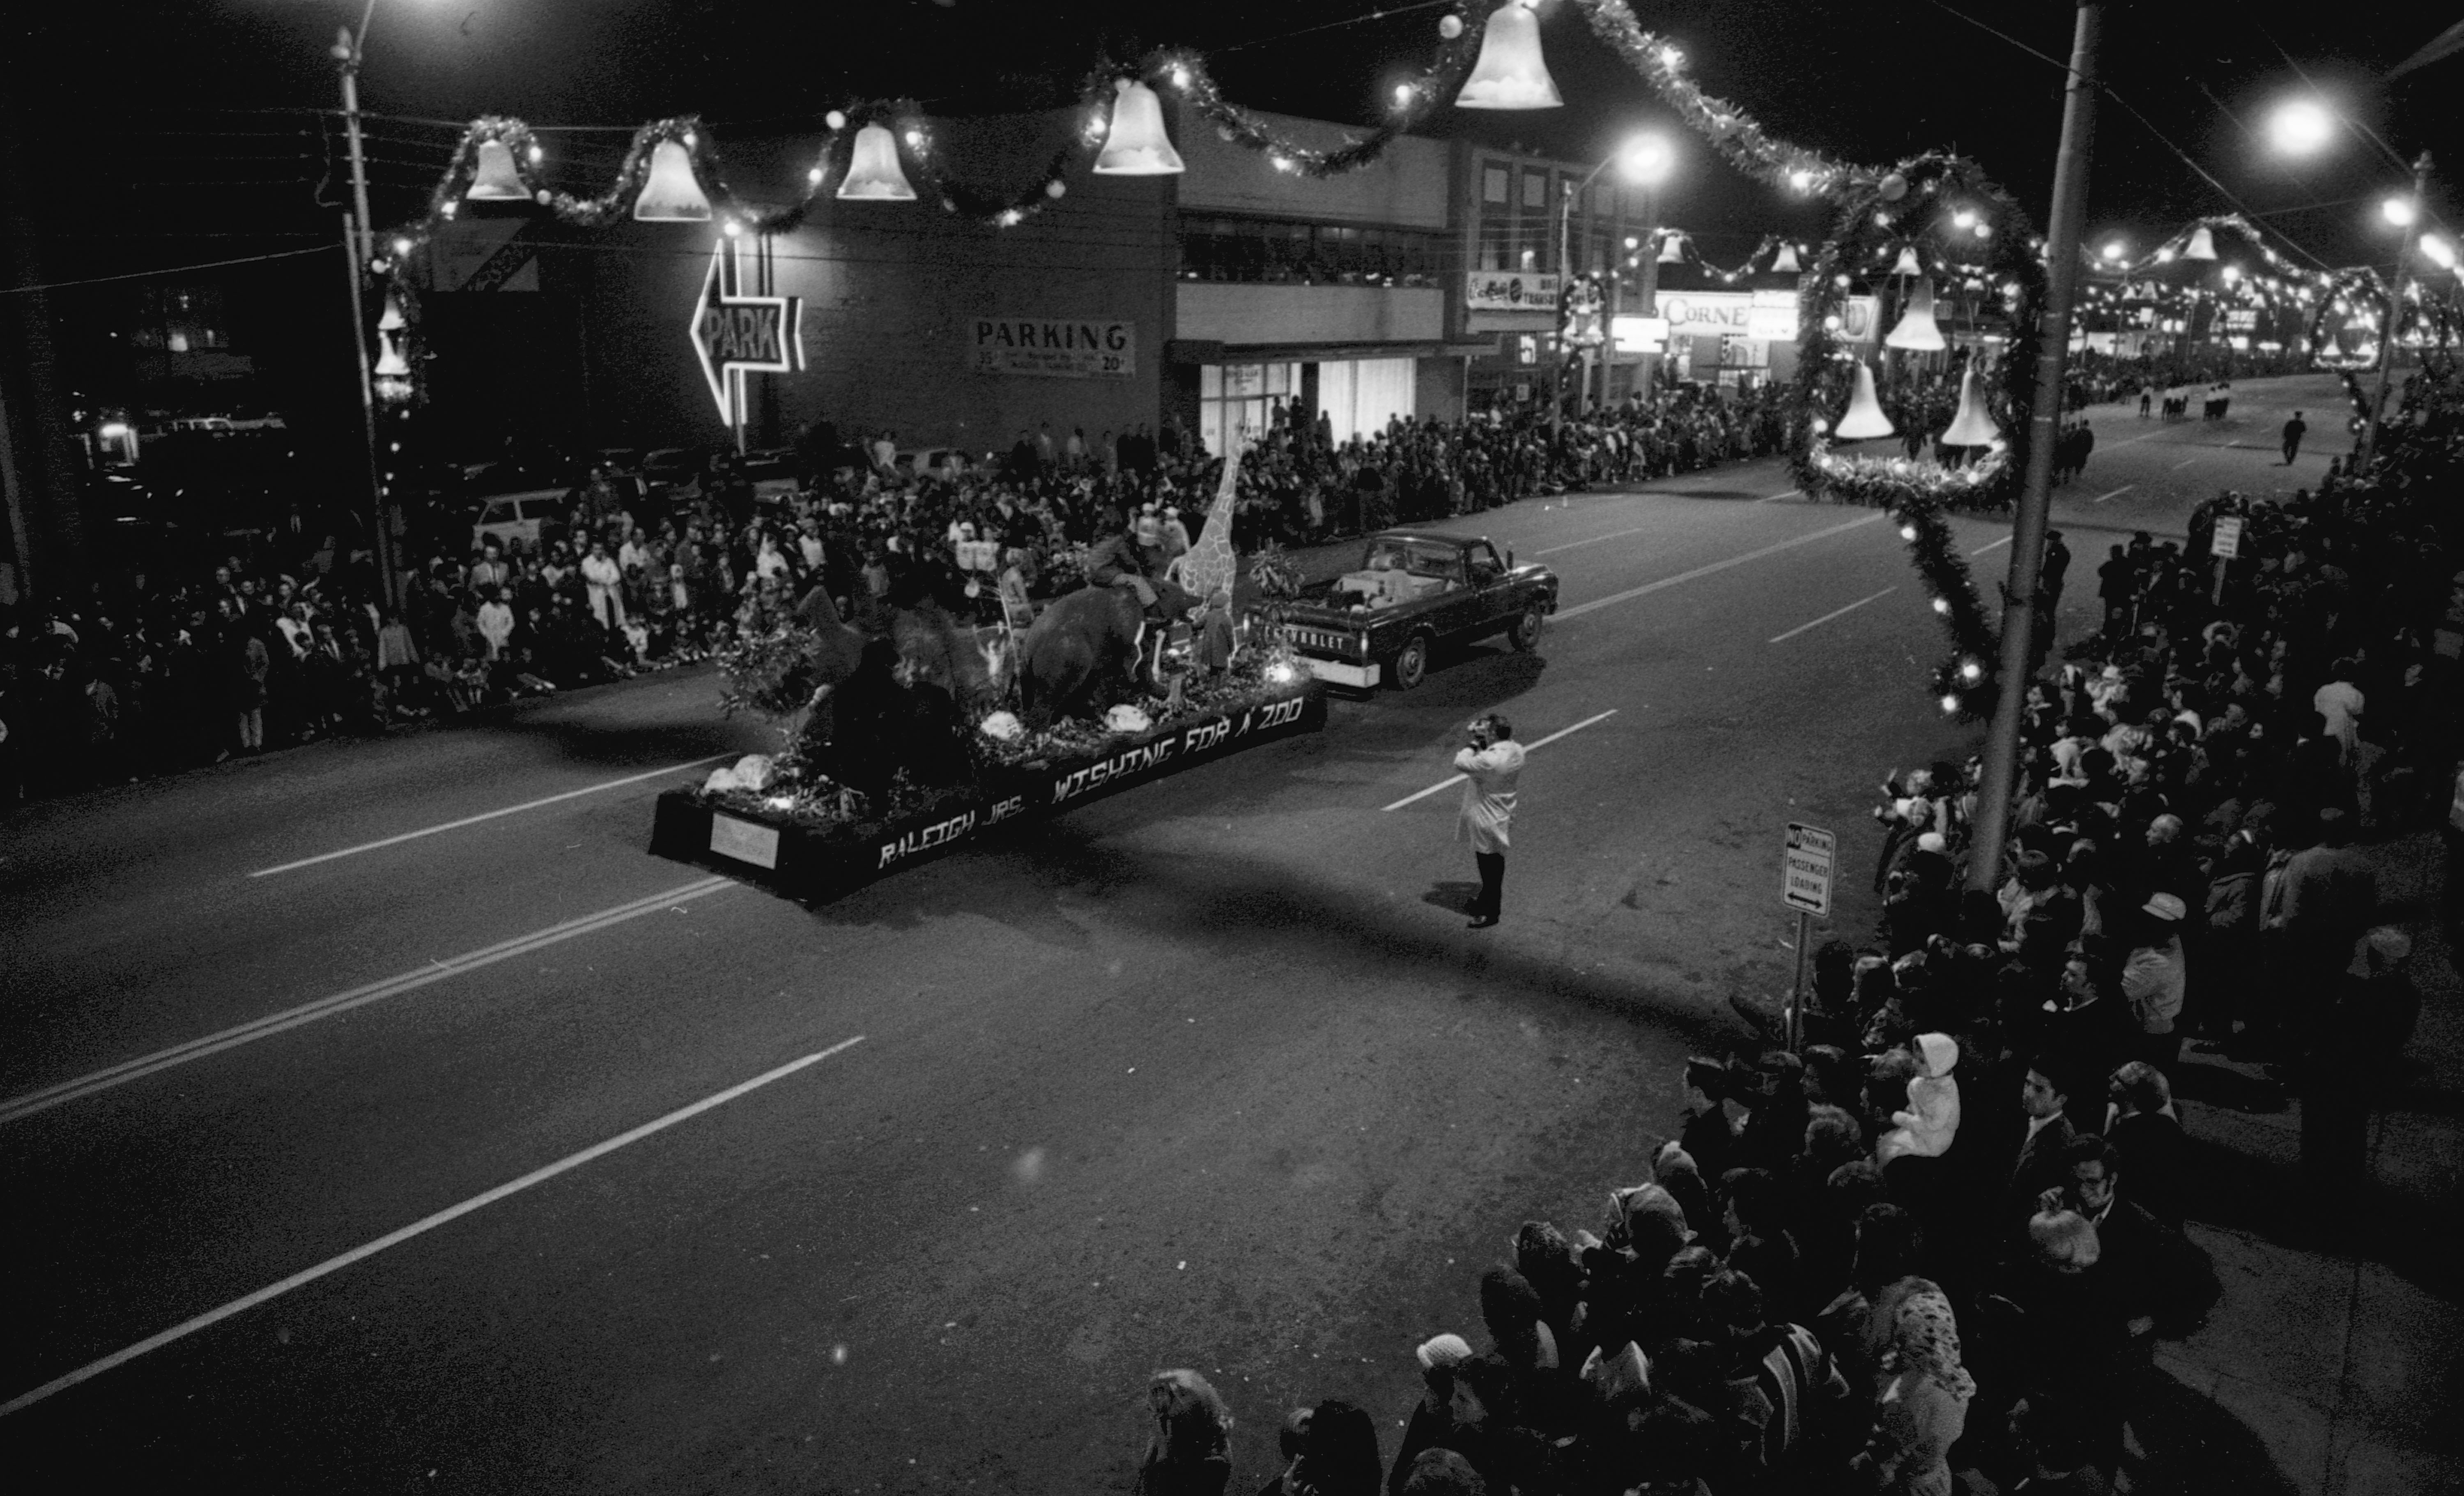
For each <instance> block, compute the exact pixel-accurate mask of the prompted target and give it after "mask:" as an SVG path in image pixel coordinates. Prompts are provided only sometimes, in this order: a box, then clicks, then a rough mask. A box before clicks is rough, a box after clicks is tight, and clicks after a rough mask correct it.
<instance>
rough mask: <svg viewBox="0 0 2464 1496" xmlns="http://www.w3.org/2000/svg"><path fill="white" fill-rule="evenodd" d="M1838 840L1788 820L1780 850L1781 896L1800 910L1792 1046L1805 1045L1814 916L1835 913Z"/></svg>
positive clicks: (1790, 1031)
mask: <svg viewBox="0 0 2464 1496" xmlns="http://www.w3.org/2000/svg"><path fill="white" fill-rule="evenodd" d="M1837 849H1838V841H1837V838H1835V837H1834V836H1832V834H1831V833H1830V832H1828V831H1825V830H1821V829H1819V828H1818V827H1815V826H1810V825H1798V824H1797V823H1796V822H1793V821H1792V822H1790V823H1789V824H1788V842H1787V845H1786V846H1785V847H1783V848H1782V850H1781V852H1780V886H1779V900H1780V902H1781V903H1783V904H1785V905H1787V906H1788V907H1789V908H1791V909H1793V910H1795V911H1796V979H1795V980H1794V981H1793V982H1791V983H1790V985H1789V996H1788V1046H1789V1048H1790V1049H1792V1050H1796V1049H1802V1048H1803V1047H1804V1046H1805V946H1806V942H1807V941H1808V940H1809V939H1811V938H1812V937H1813V926H1814V916H1815V915H1816V914H1823V915H1828V914H1829V913H1831V864H1832V854H1833V853H1834V852H1836V851H1837Z"/></svg>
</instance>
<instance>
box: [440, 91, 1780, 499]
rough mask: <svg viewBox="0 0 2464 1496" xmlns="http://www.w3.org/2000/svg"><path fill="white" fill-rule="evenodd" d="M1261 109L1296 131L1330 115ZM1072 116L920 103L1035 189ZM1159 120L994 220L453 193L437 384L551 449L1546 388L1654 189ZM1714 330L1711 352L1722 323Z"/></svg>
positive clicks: (1073, 124) (1403, 144)
mask: <svg viewBox="0 0 2464 1496" xmlns="http://www.w3.org/2000/svg"><path fill="white" fill-rule="evenodd" d="M1273 123H1274V124H1275V126H1276V127H1277V128H1278V129H1279V130H1281V131H1283V132H1285V133H1287V134H1288V135H1290V136H1293V137H1296V138H1299V139H1301V140H1304V141H1306V142H1309V143H1312V144H1325V145H1332V144H1337V143H1341V141H1342V140H1343V139H1344V138H1345V137H1346V136H1347V135H1348V134H1349V133H1352V132H1349V131H1347V130H1346V129H1345V128H1344V127H1342V126H1338V125H1333V124H1327V123H1322V122H1319V121H1306V120H1293V119H1287V118H1276V119H1274V120H1273ZM1082 124H1083V121H1081V120H1079V119H1078V118H1077V117H1076V115H1075V114H1074V113H1069V114H1053V115H1045V116H1031V117H1009V118H1001V119H976V120H954V121H938V122H936V123H935V139H934V142H933V145H932V148H933V149H934V150H935V151H936V152H938V153H939V154H940V155H941V156H942V157H943V158H945V159H947V160H950V161H953V162H962V163H964V164H965V172H966V177H967V180H969V181H970V182H971V183H974V184H976V185H978V186H980V187H986V188H992V187H997V186H998V185H1001V184H1018V183H1025V184H1029V185H1031V184H1033V183H1034V182H1036V181H1037V180H1039V179H1040V175H1041V173H1042V172H1043V171H1045V169H1047V167H1048V165H1049V163H1050V162H1051V161H1052V160H1054V159H1055V157H1056V154H1058V153H1066V152H1067V147H1068V144H1069V136H1070V132H1071V131H1073V130H1075V129H1077V128H1079V127H1080V126H1081V125H1082ZM1174 136H1175V140H1176V143H1177V146H1178V148H1179V150H1180V153H1181V156H1182V158H1183V160H1184V162H1185V163H1186V165H1187V170H1186V171H1185V172H1184V173H1183V174H1181V175H1179V176H1171V177H1108V176H1096V175H1091V174H1077V173H1073V174H1072V175H1071V176H1070V177H1069V178H1068V180H1067V185H1066V190H1065V191H1064V192H1063V193H1062V194H1061V195H1059V196H1057V197H1054V198H1053V199H1051V200H1050V201H1049V202H1047V203H1045V205H1044V207H1043V209H1042V210H1041V211H1038V212H1036V213H1033V214H1030V215H1028V216H1026V217H1025V219H1024V220H1023V222H1020V223H1017V224H1015V225H1013V226H1011V227H1007V228H1001V227H993V226H988V225H985V224H983V223H981V222H979V221H976V220H973V219H970V218H966V217H962V216H960V215H957V214H955V213H951V212H947V211H944V210H942V209H941V208H940V206H939V205H937V204H935V203H933V202H930V201H919V202H839V201H836V200H832V199H827V198H825V199H824V200H822V201H820V202H817V203H816V204H814V205H813V209H812V210H811V212H810V213H809V214H808V216H807V217H806V218H805V220H804V221H803V223H802V224H801V225H800V226H799V227H797V228H796V229H794V230H793V231H785V232H780V233H775V234H768V235H753V234H745V235H743V236H741V237H739V238H731V237H729V236H728V235H726V234H725V233H724V232H723V231H722V229H723V225H720V224H717V223H711V224H641V223H633V222H630V221H629V220H628V221H626V222H623V223H621V224H619V225H617V226H616V227H614V228H611V229H606V230H596V231H585V230H577V229H571V228H566V227H564V226H561V225H559V224H557V223H555V222H554V221H553V220H551V219H549V218H547V217H546V216H545V215H543V214H538V213H536V212H534V211H532V210H530V209H527V208H526V207H525V206H523V205H518V204H517V205H513V206H512V207H510V208H508V209H499V208H492V207H490V206H489V205H483V204H477V203H473V204H471V205H468V208H467V210H465V211H464V212H462V213H460V214H459V215H458V217H457V219H456V220H455V221H454V222H452V223H451V224H450V225H448V226H447V228H446V230H445V231H443V232H442V233H441V234H440V235H439V237H438V238H437V239H436V241H434V243H433V245H432V247H431V251H430V253H428V254H427V255H425V256H424V257H423V258H424V263H423V264H422V266H421V267H420V270H421V275H422V277H423V278H422V282H421V301H422V310H423V317H424V319H425V321H424V328H425V330H426V333H427V343H428V345H429V348H430V349H431V350H432V352H433V353H434V355H435V357H434V358H433V359H432V361H431V362H430V364H429V368H428V370H427V378H428V386H429V393H430V397H431V400H432V402H433V406H434V407H435V412H436V414H437V416H439V417H441V418H442V420H441V425H442V426H444V427H445V428H446V429H456V430H464V431H470V432H476V433H478V440H477V445H482V446H488V445H493V444H496V443H501V442H507V441H521V440H529V439H533V438H540V439H544V440H546V441H547V442H549V443H550V444H553V445H560V446H562V447H563V448H565V449H566V450H568V451H570V450H584V449H589V448H598V447H617V446H623V447H632V448H647V447H666V446H708V447H716V446H722V445H726V444H729V443H734V442H738V441H740V442H741V443H742V444H744V445H746V446H750V447H776V446H782V445H785V444H787V443H789V442H791V441H793V440H794V439H795V438H796V437H797V435H798V433H799V432H800V431H802V430H803V429H805V428H807V427H808V426H810V425H812V424H813V423H816V422H821V421H828V422H831V423H833V424H834V425H835V426H836V427H837V428H838V429H839V430H840V431H841V432H842V433H843V434H845V435H847V436H855V435H859V434H861V435H868V436H869V435H874V434H877V433H879V432H881V431H884V430H888V431H890V432H891V433H892V434H893V438H894V440H895V442H896V443H897V445H899V446H901V447H914V448H938V447H956V448H960V449H963V450H966V451H971V452H978V453H982V452H995V451H1002V450H1005V449H1007V448H1008V447H1009V446H1010V445H1011V444H1013V443H1014V442H1016V441H1017V440H1018V439H1019V438H1020V437H1021V436H1022V435H1025V436H1028V437H1030V438H1032V437H1033V436H1035V435H1037V434H1039V433H1044V432H1048V433H1049V434H1050V435H1051V437H1052V439H1053V440H1054V442H1055V443H1056V444H1059V443H1062V442H1065V441H1066V440H1067V437H1068V436H1069V434H1070V433H1071V432H1072V431H1073V430H1076V431H1082V432H1083V433H1084V434H1085V437H1086V439H1087V440H1088V441H1089V443H1090V444H1093V443H1098V442H1100V441H1101V440H1102V439H1103V436H1104V435H1105V434H1106V433H1107V432H1110V433H1111V434H1114V435H1119V434H1125V433H1127V432H1129V431H1132V430H1134V429H1137V428H1138V427H1140V426H1146V427H1150V428H1154V429H1162V428H1163V427H1164V426H1165V425H1167V424H1177V425H1178V426H1179V427H1180V428H1181V429H1183V430H1184V431H1185V432H1186V433H1188V434H1189V435H1191V436H1193V437H1195V438H1196V439H1197V440H1199V442H1201V443H1203V444H1204V446H1205V447H1206V448H1207V449H1208V450H1210V451H1219V452H1220V451H1226V450H1229V449H1233V448H1237V447H1240V446H1242V445H1243V444H1245V443H1247V442H1250V441H1254V440H1255V439H1257V437H1258V436H1259V435H1260V434H1261V433H1263V432H1265V430H1267V429H1270V428H1271V427H1272V426H1273V425H1274V424H1276V423H1277V422H1279V421H1282V422H1306V423H1309V424H1313V425H1320V426H1322V427H1323V428H1324V429H1328V430H1329V431H1330V432H1331V434H1332V435H1333V436H1334V437H1335V438H1336V439H1338V440H1341V439H1345V438H1349V437H1351V436H1353V435H1355V434H1366V433H1369V432H1374V431H1376V430H1378V429H1383V428H1384V427H1385V426H1386V425H1387V424H1388V423H1389V422H1391V421H1394V420H1397V419H1404V420H1409V419H1414V418H1417V417H1422V416H1433V417H1438V418H1441V419H1452V418H1455V417H1458V416H1460V415H1461V414H1463V412H1464V411H1465V410H1466V409H1468V408H1478V407H1485V406H1487V405H1490V404H1493V403H1497V402H1500V401H1521V400H1530V399H1541V398H1545V397H1546V395H1547V393H1548V391H1549V388H1550V378H1551V373H1552V367H1553V363H1554V361H1555V324H1556V318H1557V313H1556V306H1557V294H1558V287H1559V285H1560V283H1561V279H1560V277H1561V276H1563V275H1565V274H1566V272H1567V271H1568V270H1569V269H1570V268H1571V269H1573V271H1574V272H1576V273H1578V274H1595V275H1603V276H1613V277H1615V279H1613V280H1612V281H1611V285H1612V288H1613V291H1612V301H1611V310H1613V311H1616V310H1623V308H1622V307H1621V306H1620V305H1619V304H1618V301H1619V298H1621V297H1624V296H1625V295H1626V294H1627V293H1626V292H1625V291H1624V290H1623V288H1624V287H1626V286H1628V285H1630V284H1631V283H1632V280H1633V278H1634V274H1635V267H1636V265H1637V264H1639V260H1638V258H1637V255H1638V252H1639V253H1649V246H1650V244H1651V242H1652V240H1651V237H1650V233H1651V230H1652V228H1653V205H1652V204H1651V203H1650V202H1648V201H1647V199H1646V197H1645V195H1644V194H1643V193H1642V192H1641V191H1639V189H1637V188H1634V187H1630V186H1627V185H1625V184H1622V183H1620V182H1617V180H1615V173H1614V172H1608V173H1601V174H1600V175H1599V177H1598V179H1597V180H1595V181H1594V182H1592V183H1591V184H1590V185H1589V186H1588V187H1585V188H1584V189H1582V190H1581V191H1579V192H1577V193H1576V194H1575V197H1574V200H1573V204H1572V211H1571V213H1570V215H1569V218H1568V222H1567V224H1566V230H1565V239H1566V244H1565V247H1564V249H1563V250H1562V251H1561V248H1560V245H1559V224H1558V209H1559V205H1560V203H1561V201H1562V199H1563V194H1564V193H1565V191H1566V189H1567V187H1568V186H1569V185H1570V184H1574V183H1578V182H1580V181H1581V179H1582V178H1583V177H1584V176H1585V175H1586V174H1588V173H1589V171H1590V167H1589V166H1588V165H1576V164H1571V163H1563V162H1552V161H1544V160H1539V159H1535V158H1531V157H1528V156H1522V155H1517V154H1515V153H1512V152H1509V151H1503V150H1497V149H1491V148H1487V147H1483V146H1479V145H1475V144H1472V143H1465V142H1446V141H1437V140H1427V139H1420V138H1416V137H1405V138H1402V139H1399V140H1397V141H1396V142H1395V143H1393V144H1392V146H1391V147H1390V148H1389V149H1388V150H1387V151H1386V152H1385V153H1384V154H1383V155H1382V156H1381V157H1380V158H1379V159H1378V160H1377V161H1376V162H1375V163H1374V164H1372V165H1369V166H1367V167H1364V168H1362V169H1360V170H1357V171H1353V172H1349V173H1345V174H1342V175H1339V176H1334V177H1330V178H1326V179H1322V180H1321V179H1312V178H1309V177H1307V176H1304V175H1302V174H1300V173H1298V172H1295V171H1291V170H1288V169H1284V168H1283V167H1281V166H1280V165H1278V164H1277V163H1276V162H1275V161H1274V160H1272V159H1271V158H1269V157H1267V156H1265V155H1261V154H1259V153H1256V152H1252V151H1249V150H1246V149H1244V148H1243V147H1241V146H1239V145H1237V144H1233V143H1228V142H1226V141H1225V140H1223V139H1222V138H1221V137H1220V136H1219V135H1218V134H1217V133H1216V132H1215V131H1214V130H1212V129H1210V128H1208V127H1206V126H1205V125H1204V124H1202V123H1200V122H1198V121H1193V120H1182V121H1178V123H1177V126H1176V128H1175V130H1174ZM817 144H818V143H817V142H815V141H811V140H803V141H779V142H771V143H751V144H745V145H738V144H736V143H731V147H730V169H731V172H733V173H736V175H737V180H738V182H739V188H740V190H743V191H745V192H746V193H747V195H748V196H751V197H755V198H757V199H759V198H760V197H761V196H762V195H763V191H762V187H763V186H764V185H765V180H766V183H767V185H768V186H770V187H771V188H772V190H773V193H774V194H775V196H776V197H777V198H780V199H784V198H785V197H786V196H787V195H788V194H787V192H786V191H785V190H784V189H783V187H784V185H786V184H791V183H793V182H795V181H796V180H798V179H799V178H800V177H801V175H802V171H803V166H804V165H806V164H808V163H809V162H810V161H811V160H812V158H813V155H814V153H815V150H816V148H817ZM765 167H766V168H767V170H768V174H767V177H766V179H765V177H764V174H763V168H765ZM1673 269H1675V268H1673ZM1669 280H1670V282H1671V289H1672V290H1681V289H1683V285H1682V282H1683V276H1682V275H1671V276H1670V277H1669ZM1777 284H1780V285H1783V286H1784V285H1788V284H1793V281H1789V280H1786V279H1782V280H1781V281H1779V282H1777ZM763 298H787V299H792V302H793V307H794V312H795V316H794V318H793V319H791V320H790V319H783V318H782V319H779V320H778V322H777V326H776V328H775V330H774V331H768V332H765V333H764V334H763V336H765V337H777V338H781V339H788V340H792V342H793V344H794V345H793V346H792V347H782V348H781V349H778V350H774V351H773V352H772V353H771V354H769V355H765V356H764V357H762V358H758V359H755V360H754V361H753V362H755V363H763V362H767V363H773V364H775V365H776V366H775V367H773V368H770V369H767V370H765V371H762V372H748V373H743V374H741V375H734V376H726V377H719V376H717V375H715V374H714V373H713V371H712V369H711V368H710V367H709V366H708V363H707V359H706V354H707V348H706V347H702V346H698V344H702V343H707V341H708V338H707V337H706V336H704V335H705V334H708V333H712V332H713V331H714V330H715V333H716V334H717V335H719V336H734V333H735V331H736V330H737V324H738V321H739V320H742V319H751V320H755V321H761V322H762V325H763V326H764V327H765V328H767V327H769V326H770V322H769V320H767V319H773V317H774V314H773V313H771V312H769V311H759V310H742V308H748V307H756V306H758V305H761V304H766V303H764V302H763ZM714 308H716V311H714ZM747 325H749V322H748V323H747ZM1687 351H1688V354H1689V355H1690V354H1692V350H1690V349H1689V350H1687ZM1709 351H1710V363H1712V364H1713V366H1714V367H1715V368H1716V367H1718V366H1721V363H1722V354H1721V351H1720V343H1719V341H1718V339H1717V338H1716V337H1715V338H1713V339H1712V340H1711V342H1710V349H1709ZM1602 355H1603V357H1604V359H1605V360H1606V362H1607V363H1608V365H1609V367H1608V369H1607V377H1606V379H1605V380H1604V381H1602V385H1603V386H1604V388H1603V390H1602V392H1603V393H1604V394H1605V396H1606V397H1607V398H1610V399H1616V398H1621V397H1622V395H1623V393H1624V392H1625V390H1626V388H1627V387H1629V385H1631V383H1632V380H1633V370H1634V366H1635V365H1636V364H1639V362H1640V355H1639V353H1631V354H1625V355H1620V354H1618V353H1617V350H1616V349H1615V348H1614V347H1611V348H1606V349H1603V350H1602ZM1703 362H1704V360H1703V359H1702V358H1701V357H1699V356H1692V357H1688V358H1686V359H1685V360H1684V362H1683V363H1681V365H1680V366H1681V368H1683V367H1687V366H1689V365H1699V364H1701V363H1703ZM1763 364H1764V366H1766V367H1767V366H1768V360H1767V359H1766V360H1765V361H1763ZM730 380H740V382H741V383H740V386H738V387H740V390H741V395H740V397H737V396H732V395H731V394H730V392H729V390H730V384H729V381H730Z"/></svg>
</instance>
